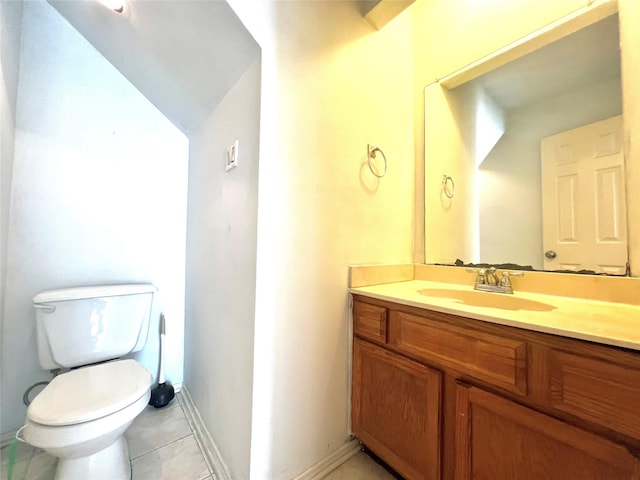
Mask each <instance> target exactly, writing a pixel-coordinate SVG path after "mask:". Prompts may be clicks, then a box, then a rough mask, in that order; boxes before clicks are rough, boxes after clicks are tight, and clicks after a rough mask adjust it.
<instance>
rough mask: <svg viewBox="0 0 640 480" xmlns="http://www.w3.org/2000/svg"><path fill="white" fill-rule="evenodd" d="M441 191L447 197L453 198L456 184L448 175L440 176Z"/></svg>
mask: <svg viewBox="0 0 640 480" xmlns="http://www.w3.org/2000/svg"><path fill="white" fill-rule="evenodd" d="M442 191H443V193H444V194H445V196H446V197H447V198H453V196H454V195H455V193H456V184H455V183H454V181H453V178H451V176H449V175H443V176H442Z"/></svg>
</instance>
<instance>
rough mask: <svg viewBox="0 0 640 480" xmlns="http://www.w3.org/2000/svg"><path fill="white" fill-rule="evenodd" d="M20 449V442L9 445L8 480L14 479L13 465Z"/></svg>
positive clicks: (14, 441)
mask: <svg viewBox="0 0 640 480" xmlns="http://www.w3.org/2000/svg"><path fill="white" fill-rule="evenodd" d="M17 447H18V440H15V439H14V440H13V442H11V445H9V464H8V465H7V480H12V479H13V464H14V463H16V448H17Z"/></svg>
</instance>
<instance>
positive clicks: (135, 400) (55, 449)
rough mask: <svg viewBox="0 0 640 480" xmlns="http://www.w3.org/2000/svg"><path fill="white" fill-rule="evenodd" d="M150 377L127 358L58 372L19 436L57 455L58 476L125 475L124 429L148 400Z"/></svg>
mask: <svg viewBox="0 0 640 480" xmlns="http://www.w3.org/2000/svg"><path fill="white" fill-rule="evenodd" d="M151 382H152V377H151V374H150V373H149V372H148V371H147V369H146V368H144V367H143V366H142V365H140V364H139V363H137V362H136V361H135V360H131V359H127V360H115V361H111V362H106V363H102V364H99V365H93V366H88V367H82V368H78V369H76V370H72V371H70V372H67V373H63V374H61V375H58V376H57V377H55V378H54V379H53V380H52V381H51V383H49V385H47V386H46V387H45V388H44V390H42V391H41V392H40V393H39V394H38V395H37V396H36V397H35V398H34V400H33V402H32V403H31V404H30V405H29V408H28V409H27V420H26V423H25V425H24V426H23V427H22V429H21V432H20V433H21V435H22V439H23V440H24V441H26V442H27V443H29V444H31V445H33V446H35V447H38V448H42V449H44V450H45V451H47V452H48V453H49V454H51V455H53V456H55V457H58V459H59V460H58V467H57V471H56V477H55V478H56V480H77V479H83V480H128V479H130V478H131V468H130V463H129V453H128V449H127V443H126V440H125V438H124V433H125V431H126V430H127V428H128V427H129V426H130V425H131V423H132V422H133V420H134V419H135V418H136V416H138V414H140V413H141V412H142V411H143V410H144V408H145V406H146V405H147V404H148V402H149V397H150V386H151Z"/></svg>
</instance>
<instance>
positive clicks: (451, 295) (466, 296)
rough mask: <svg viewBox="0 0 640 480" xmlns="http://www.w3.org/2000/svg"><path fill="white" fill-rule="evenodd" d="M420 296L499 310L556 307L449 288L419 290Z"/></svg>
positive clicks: (500, 295) (519, 298)
mask: <svg viewBox="0 0 640 480" xmlns="http://www.w3.org/2000/svg"><path fill="white" fill-rule="evenodd" d="M418 293H419V294H420V295H424V296H425V297H434V298H440V299H446V300H451V301H452V302H454V303H464V304H465V305H470V306H474V307H488V308H499V309H502V310H529V311H537V312H548V311H551V310H555V308H556V307H554V306H553V305H549V304H547V303H542V302H538V301H536V300H530V299H528V298H522V297H519V296H517V295H516V294H508V293H492V292H479V291H477V290H456V289H448V288H424V289H422V290H418Z"/></svg>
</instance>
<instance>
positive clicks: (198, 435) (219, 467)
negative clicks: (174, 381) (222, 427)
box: [181, 383, 233, 480]
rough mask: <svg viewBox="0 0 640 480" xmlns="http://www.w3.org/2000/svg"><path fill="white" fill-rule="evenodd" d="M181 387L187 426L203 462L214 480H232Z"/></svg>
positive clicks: (186, 392)
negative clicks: (202, 456)
mask: <svg viewBox="0 0 640 480" xmlns="http://www.w3.org/2000/svg"><path fill="white" fill-rule="evenodd" d="M181 387H182V388H181V394H182V399H183V400H184V402H183V407H184V413H185V415H186V416H187V420H188V421H189V425H191V428H192V429H193V432H194V437H195V439H196V442H198V445H199V446H200V449H201V450H202V453H203V454H204V457H205V461H206V462H207V464H208V466H209V468H210V469H211V471H212V472H213V474H214V478H215V479H216V480H233V479H232V478H231V474H230V473H229V469H228V468H227V465H226V464H225V463H224V460H222V456H221V455H220V451H219V450H218V447H216V444H215V442H214V441H213V438H211V435H210V434H209V432H208V431H207V429H206V428H205V426H204V423H203V422H202V417H200V413H199V412H198V409H197V408H196V406H195V405H194V404H193V400H192V399H191V395H190V394H189V389H188V388H187V386H186V385H185V384H184V383H183V384H182V385H181Z"/></svg>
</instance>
